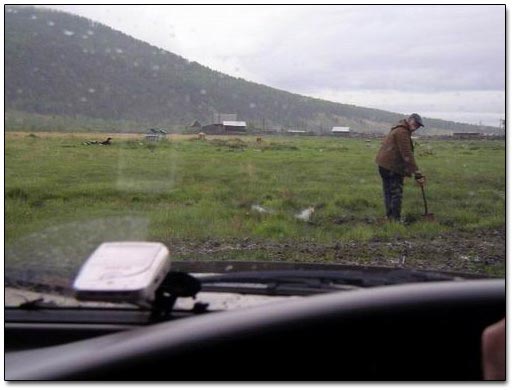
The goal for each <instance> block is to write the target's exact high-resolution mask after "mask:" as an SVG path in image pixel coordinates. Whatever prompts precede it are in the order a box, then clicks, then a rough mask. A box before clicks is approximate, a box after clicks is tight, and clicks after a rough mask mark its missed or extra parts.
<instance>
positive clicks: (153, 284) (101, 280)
mask: <svg viewBox="0 0 513 390" xmlns="http://www.w3.org/2000/svg"><path fill="white" fill-rule="evenodd" d="M170 268H171V263H170V260H169V250H168V249H167V248H166V246H165V245H163V244H161V243H158V242H106V243H103V244H101V245H100V246H99V247H98V248H97V249H96V250H95V251H94V252H93V254H92V255H91V256H90V257H89V258H88V259H87V261H86V262H85V263H84V265H83V266H82V268H81V269H80V272H79V273H78V276H77V277H76V278H75V281H74V283H73V289H74V291H75V296H76V298H77V299H78V300H81V301H103V302H129V303H134V304H138V305H145V304H147V303H148V302H151V301H153V299H154V298H155V290H157V288H158V287H159V285H160V283H162V281H163V280H164V278H165V276H166V275H167V273H168V272H169V269H170Z"/></svg>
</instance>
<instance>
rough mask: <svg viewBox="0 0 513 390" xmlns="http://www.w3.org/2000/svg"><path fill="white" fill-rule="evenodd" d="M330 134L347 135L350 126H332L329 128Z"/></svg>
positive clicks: (349, 132) (349, 131)
mask: <svg viewBox="0 0 513 390" xmlns="http://www.w3.org/2000/svg"><path fill="white" fill-rule="evenodd" d="M331 134H332V135H338V136H347V135H350V134H351V128H350V127H342V126H334V127H333V128H332V129H331Z"/></svg>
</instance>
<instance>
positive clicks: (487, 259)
mask: <svg viewBox="0 0 513 390" xmlns="http://www.w3.org/2000/svg"><path fill="white" fill-rule="evenodd" d="M505 237H506V233H505V229H504V228H502V229H491V230H481V231H477V232H459V231H457V232H451V233H448V234H444V235H443V236H442V235H440V236H436V237H433V238H427V239H426V238H414V239H408V240H405V239H401V238H397V239H395V240H377V239H376V240H372V241H370V242H367V243H365V242H354V241H349V242H334V243H330V244H317V243H313V242H308V241H303V242H280V243H275V242H268V241H263V240H262V241H255V240H249V239H243V240H239V241H234V240H230V241H224V240H207V241H202V242H186V241H173V242H169V243H167V244H168V245H169V247H170V248H173V249H172V253H173V257H174V258H176V259H180V260H235V259H238V260H269V261H296V262H308V263H315V262H322V263H327V264H329V263H340V264H355V265H356V264H360V265H374V266H401V267H408V268H417V269H430V270H445V271H457V272H471V273H483V274H489V275H496V276H503V275H504V274H505V257H506V241H505Z"/></svg>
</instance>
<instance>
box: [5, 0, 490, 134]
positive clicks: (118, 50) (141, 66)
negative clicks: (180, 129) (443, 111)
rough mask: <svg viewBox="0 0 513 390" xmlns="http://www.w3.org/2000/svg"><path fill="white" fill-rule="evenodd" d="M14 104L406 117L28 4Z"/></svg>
mask: <svg viewBox="0 0 513 390" xmlns="http://www.w3.org/2000/svg"><path fill="white" fill-rule="evenodd" d="M5 106H6V110H7V111H9V110H10V111H13V112H26V113H32V114H42V115H59V116H70V117H74V116H80V117H87V118H97V119H102V120H113V121H132V122H136V123H140V124H145V123H151V124H152V125H155V124H159V125H162V126H167V125H169V126H177V125H180V126H186V125H187V124H189V123H191V122H192V121H194V120H198V121H200V122H201V123H209V122H211V121H212V118H213V117H214V115H215V114H216V113H233V114H237V117H238V119H239V120H245V121H247V122H248V124H249V125H250V126H253V127H258V128H261V127H266V128H300V129H308V130H311V131H315V132H328V131H330V130H331V128H332V127H333V126H337V125H338V126H350V127H351V128H353V129H355V130H357V131H363V132H385V131H388V129H389V128H390V126H391V125H392V124H393V123H395V122H396V121H397V120H398V119H401V118H402V117H403V115H401V114H397V113H392V112H388V111H384V110H377V109H370V108H364V107H358V106H354V105H347V104H340V103H333V102H329V101H325V100H321V99H315V98H310V97H305V96H301V95H297V94H293V93H289V92H285V91H281V90H278V89H275V88H271V87H267V86H264V85H261V84H257V83H253V82H249V81H245V80H243V79H240V78H236V77H232V76H228V75H225V74H223V73H220V72H217V71H214V70H211V69H209V68H207V67H205V66H202V65H200V64H198V63H197V62H190V61H188V60H186V59H184V58H182V57H180V56H178V55H176V54H173V53H170V52H168V51H165V50H162V49H160V48H157V47H155V46H152V45H150V44H148V43H145V42H142V41H140V40H137V39H134V38H132V37H130V36H128V35H126V34H123V33H121V32H119V31H115V30H113V29H111V28H110V27H107V26H105V25H103V24H100V23H96V22H93V21H91V20H88V19H86V18H83V17H79V16H74V15H71V14H67V13H64V12H59V11H53V10H48V9H42V8H34V7H19V6H6V7H5ZM421 114H422V113H421ZM426 127H427V128H428V130H427V131H428V132H433V133H434V132H438V133H440V132H451V131H462V132H464V131H483V129H484V128H483V127H478V126H473V125H468V124H462V123H455V122H450V121H443V120H439V119H429V118H426ZM486 129H487V130H486V131H496V130H497V129H496V128H493V127H486Z"/></svg>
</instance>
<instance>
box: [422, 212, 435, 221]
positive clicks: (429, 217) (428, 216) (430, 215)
mask: <svg viewBox="0 0 513 390" xmlns="http://www.w3.org/2000/svg"><path fill="white" fill-rule="evenodd" d="M422 218H424V220H426V221H430V222H434V221H435V214H433V213H427V214H423V215H422Z"/></svg>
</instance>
